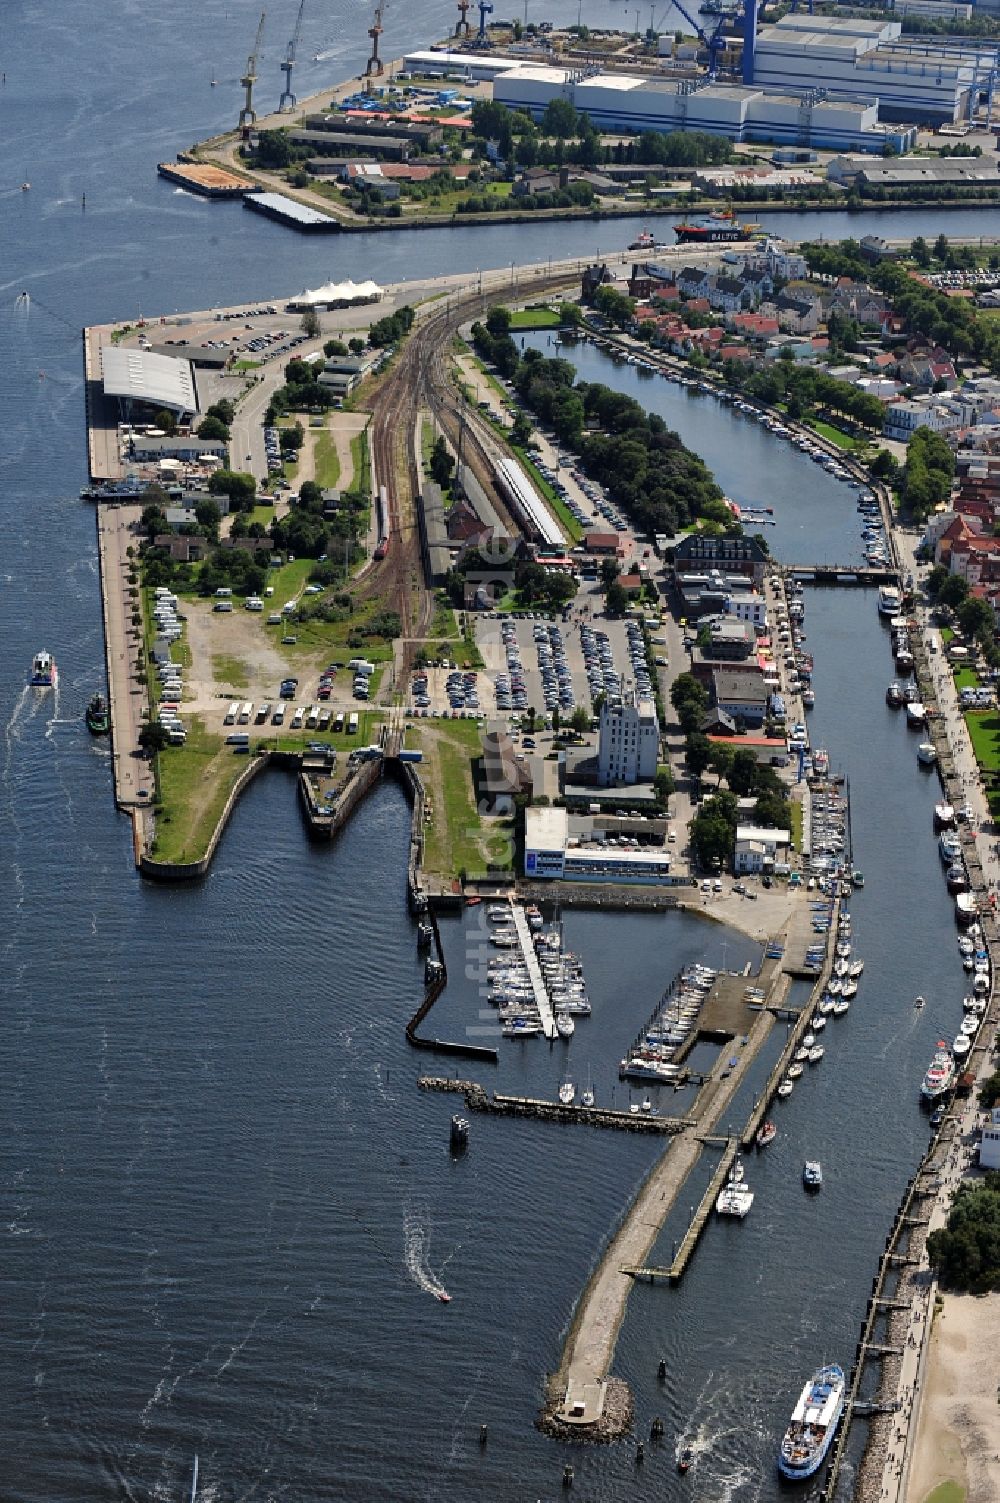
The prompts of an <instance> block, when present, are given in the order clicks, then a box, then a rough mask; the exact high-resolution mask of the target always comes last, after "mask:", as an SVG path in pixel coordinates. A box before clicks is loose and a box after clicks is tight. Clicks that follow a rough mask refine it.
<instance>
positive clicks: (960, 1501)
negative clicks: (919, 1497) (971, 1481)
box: [924, 1480, 968, 1503]
mask: <svg viewBox="0 0 1000 1503" xmlns="http://www.w3.org/2000/svg"><path fill="white" fill-rule="evenodd" d="M967 1496H968V1495H967V1493H966V1491H965V1488H964V1487H961V1486H960V1485H959V1483H957V1482H952V1481H950V1480H949V1481H948V1482H942V1483H941V1485H940V1486H939V1487H936V1488H935V1489H934V1491H933V1492H932V1493H928V1494H927V1497H926V1498H925V1499H924V1503H965V1500H966V1497H967Z"/></svg>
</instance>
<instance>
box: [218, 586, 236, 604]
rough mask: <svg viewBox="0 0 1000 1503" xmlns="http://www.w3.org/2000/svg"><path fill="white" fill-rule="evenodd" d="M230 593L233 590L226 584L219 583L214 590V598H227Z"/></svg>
mask: <svg viewBox="0 0 1000 1503" xmlns="http://www.w3.org/2000/svg"><path fill="white" fill-rule="evenodd" d="M232 593H233V592H232V590H231V589H230V588H229V586H228V585H220V586H219V588H218V589H217V590H216V592H215V598H216V600H229V599H230V597H231V596H232Z"/></svg>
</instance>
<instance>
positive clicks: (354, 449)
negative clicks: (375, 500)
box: [351, 429, 372, 495]
mask: <svg viewBox="0 0 1000 1503" xmlns="http://www.w3.org/2000/svg"><path fill="white" fill-rule="evenodd" d="M351 463H352V464H353V466H354V474H353V475H352V477H351V489H352V490H354V491H367V492H368V494H369V495H371V490H372V466H371V450H370V449H369V446H368V431H367V429H366V430H365V432H364V433H356V434H355V435H354V437H353V438H352V439H351Z"/></svg>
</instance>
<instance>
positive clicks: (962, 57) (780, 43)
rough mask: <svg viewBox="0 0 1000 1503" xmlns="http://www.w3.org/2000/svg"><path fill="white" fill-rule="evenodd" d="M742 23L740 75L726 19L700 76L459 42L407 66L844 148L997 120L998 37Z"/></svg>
mask: <svg viewBox="0 0 1000 1503" xmlns="http://www.w3.org/2000/svg"><path fill="white" fill-rule="evenodd" d="M740 24H741V27H742V32H743V37H742V61H741V63H740V64H739V67H740V72H741V78H740V80H739V81H730V80H726V79H723V78H722V77H721V76H719V75H720V69H719V61H720V58H719V54H720V53H721V52H722V51H723V49H726V50H728V49H729V48H733V47H735V48H739V47H740V46H741V39H740V37H739V36H737V37H725V38H724V37H723V36H722V32H721V28H720V29H718V30H716V31H715V32H714V33H713V36H712V37H710V38H709V37H706V36H705V34H704V33H703V32H701V29H700V28H697V29H698V32H699V36H700V38H701V40H702V42H703V43H706V44H707V46H708V52H709V67H708V70H707V72H706V73H705V74H703V75H701V76H699V77H693V78H692V77H680V78H670V77H664V76H663V75H658V76H654V77H650V76H649V74H648V73H647V72H643V73H638V72H636V73H629V72H627V71H617V70H616V71H610V70H607V71H605V70H598V69H597V68H596V67H585V68H580V67H561V66H552V65H549V64H548V63H546V62H539V61H534V60H524V59H517V58H511V57H499V56H495V55H492V54H490V55H488V56H483V55H479V56H476V55H474V54H466V53H458V52H449V51H441V52H433V51H432V52H426V51H424V52H414V53H411V54H408V55H407V57H406V58H405V67H406V69H407V70H408V71H409V72H411V73H414V74H429V73H438V74H450V75H451V76H459V77H462V78H464V79H466V80H467V81H468V82H470V83H471V82H474V81H482V80H491V81H492V85H493V97H494V99H495V100H496V101H497V102H498V103H500V104H503V105H506V106H507V107H508V108H510V109H515V110H524V111H527V112H528V113H530V114H531V115H532V116H533V117H534V118H535V119H540V118H541V116H542V114H543V113H544V111H545V108H546V106H547V105H548V104H549V103H550V102H551V101H552V100H553V99H560V98H561V99H566V100H568V101H569V102H570V103H571V104H572V105H573V106H574V108H575V109H577V110H578V111H580V112H581V113H584V114H586V115H587V116H588V118H589V119H590V120H591V121H592V123H593V124H594V126H595V127H596V128H597V129H598V130H605V131H616V130H624V131H630V132H641V131H647V130H657V131H676V130H698V131H706V132H709V133H711V134H716V135H724V136H727V137H729V138H730V139H731V140H733V141H736V142H740V141H767V142H773V143H775V144H778V145H795V146H809V147H813V148H817V149H826V150H835V151H845V150H855V151H858V150H860V151H866V152H874V153H879V154H881V153H883V152H892V153H901V152H905V151H907V150H909V149H910V148H911V147H912V146H913V145H914V144H915V139H916V131H915V127H917V126H919V125H931V126H939V125H943V124H951V123H954V122H956V121H958V120H961V119H962V118H964V117H969V118H972V117H974V115H975V113H976V111H977V110H979V109H980V108H981V107H982V106H983V105H985V107H986V113H987V121H988V122H989V119H990V118H991V116H992V103H993V93H994V85H995V80H996V70H997V49H996V47H994V46H989V45H987V44H985V43H979V42H976V41H974V40H957V39H955V38H947V39H944V38H941V39H939V38H937V37H920V36H905V37H904V36H903V35H902V25H901V23H900V22H899V21H896V20H891V21H890V20H883V19H877V18H876V19H872V18H869V17H855V16H846V15H836V16H819V15H812V14H800V13H792V14H789V15H786V16H784V17H782V19H781V20H780V21H778V22H776V23H774V24H773V25H764V26H762V27H761V28H760V29H759V30H758V29H757V7H756V4H754V3H752V0H751V3H750V4H748V5H747V6H746V8H745V15H744V17H743V20H742V23H740ZM747 38H749V42H748V41H747ZM673 46H674V39H673V37H672V35H665V36H662V37H661V38H660V52H661V55H662V56H663V58H664V61H665V62H666V58H667V56H668V55H669V54H671V53H672V50H673ZM667 66H669V64H667Z"/></svg>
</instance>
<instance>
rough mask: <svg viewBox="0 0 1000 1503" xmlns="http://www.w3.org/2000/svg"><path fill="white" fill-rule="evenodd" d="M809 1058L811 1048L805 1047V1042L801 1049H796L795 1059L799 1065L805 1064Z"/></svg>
mask: <svg viewBox="0 0 1000 1503" xmlns="http://www.w3.org/2000/svg"><path fill="white" fill-rule="evenodd" d="M808 1058H809V1050H808V1049H807V1048H806V1047H805V1045H804V1044H803V1045H802V1047H801V1048H800V1049H796V1051H795V1055H794V1059H795V1063H796V1064H797V1065H804V1064H805V1062H806V1060H807V1059H808Z"/></svg>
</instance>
